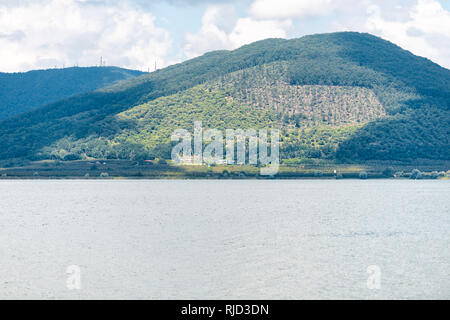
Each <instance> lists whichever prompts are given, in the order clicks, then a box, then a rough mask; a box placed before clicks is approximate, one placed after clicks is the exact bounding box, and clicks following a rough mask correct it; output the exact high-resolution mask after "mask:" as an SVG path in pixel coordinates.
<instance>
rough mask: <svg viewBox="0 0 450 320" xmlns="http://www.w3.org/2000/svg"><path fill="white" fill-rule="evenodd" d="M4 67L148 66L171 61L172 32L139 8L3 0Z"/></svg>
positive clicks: (0, 58)
mask: <svg viewBox="0 0 450 320" xmlns="http://www.w3.org/2000/svg"><path fill="white" fill-rule="evenodd" d="M0 48H1V50H0V70H1V71H8V72H12V71H25V70H30V69H36V68H49V67H54V66H55V65H57V66H58V67H62V66H64V65H65V66H72V65H75V64H79V65H80V66H88V65H95V64H98V63H99V60H100V56H103V57H104V59H105V60H106V61H107V63H108V64H109V65H118V66H122V67H127V68H133V69H146V68H147V66H151V65H153V64H154V62H155V60H158V64H159V65H160V66H161V65H164V64H166V61H165V56H166V55H167V53H168V52H169V50H170V48H171V39H170V36H169V33H168V32H167V31H166V30H164V29H161V28H158V27H156V26H155V24H154V17H153V15H152V14H151V13H148V12H145V11H143V10H138V9H137V8H136V7H135V6H130V5H127V4H126V2H122V4H121V5H106V4H102V3H93V2H92V1H90V2H86V1H79V0H78V1H77V0H48V1H44V2H29V1H25V2H24V3H22V4H20V3H19V4H18V5H13V4H11V3H9V4H8V3H4V4H0Z"/></svg>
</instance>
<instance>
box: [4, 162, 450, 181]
mask: <svg viewBox="0 0 450 320" xmlns="http://www.w3.org/2000/svg"><path fill="white" fill-rule="evenodd" d="M449 167H450V165H449V163H448V162H446V161H442V162H436V161H435V162H417V163H392V162H390V163H384V162H367V163H363V164H358V163H351V164H349V163H347V164H343V163H340V164H339V163H333V162H326V161H310V160H308V161H301V160H298V161H289V162H285V163H282V164H281V165H280V169H279V172H278V174H277V175H275V176H273V177H268V176H262V175H260V168H259V167H257V166H237V165H233V166H229V165H216V166H206V165H204V166H184V165H183V166H182V165H174V164H172V163H170V162H167V161H164V160H158V159H157V160H153V161H144V162H136V161H128V160H99V161H96V160H93V161H39V162H32V163H28V164H25V165H22V166H13V167H8V168H5V167H3V168H0V179H120V178H129V179H382V178H399V179H401V178H407V179H409V178H414V179H448V177H449V176H450V171H448V169H449Z"/></svg>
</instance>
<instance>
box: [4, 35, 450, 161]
mask: <svg viewBox="0 0 450 320" xmlns="http://www.w3.org/2000/svg"><path fill="white" fill-rule="evenodd" d="M196 120H201V121H203V125H204V127H213V128H219V129H225V128H229V129H236V128H270V127H275V128H280V129H281V131H282V145H281V153H282V157H283V158H284V159H293V158H315V159H327V160H331V161H364V160H391V161H393V160H396V161H397V160H400V161H407V160H411V159H440V160H449V159H450V151H449V150H450V144H449V137H450V132H449V131H450V70H447V69H445V68H442V67H440V66H438V65H437V64H435V63H433V62H431V61H429V60H427V59H424V58H420V57H417V56H414V55H413V54H411V53H410V52H408V51H405V50H403V49H401V48H400V47H398V46H396V45H394V44H392V43H390V42H388V41H385V40H382V39H380V38H377V37H375V36H372V35H369V34H361V33H353V32H348V33H347V32H345V33H334V34H321V35H312V36H306V37H303V38H300V39H294V40H282V39H269V40H264V41H259V42H256V43H253V44H250V45H247V46H244V47H242V48H239V49H237V50H234V51H217V52H212V53H208V54H205V55H204V56H202V57H199V58H196V59H192V60H189V61H186V62H184V63H181V64H178V65H174V66H171V67H168V68H165V69H162V70H158V71H157V72H153V73H151V74H146V75H143V76H141V77H138V78H135V79H131V80H129V81H125V82H121V83H120V84H117V85H114V86H111V87H107V88H104V89H101V90H98V91H96V92H93V93H88V94H84V95H78V96H76V97H72V98H69V99H66V100H62V101H59V102H56V103H53V104H50V105H47V106H45V107H42V108H39V109H37V110H34V111H31V112H28V113H26V114H23V115H20V116H19V117H17V118H15V119H6V120H4V121H2V122H0V146H1V148H0V159H4V160H5V159H13V158H20V159H24V158H25V159H31V160H39V159H62V160H75V159H87V158H98V159H136V158H140V159H146V158H153V157H158V158H168V157H170V150H171V143H170V134H171V133H172V132H173V130H175V129H178V128H185V129H191V128H192V127H193V122H194V121H196Z"/></svg>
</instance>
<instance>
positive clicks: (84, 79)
mask: <svg viewBox="0 0 450 320" xmlns="http://www.w3.org/2000/svg"><path fill="white" fill-rule="evenodd" d="M142 74H143V73H142V72H140V71H134V70H127V69H121V68H116V67H89V68H77V67H74V68H65V69H49V70H35V71H29V72H23V73H0V120H1V119H5V118H8V117H11V116H15V115H18V114H20V113H23V112H26V111H29V110H33V109H36V108H38V107H42V106H45V105H47V104H49V103H52V102H56V101H58V100H62V99H65V98H68V97H70V96H73V95H76V94H80V93H87V92H91V91H95V90H97V89H100V88H103V87H106V86H110V85H112V84H114V83H117V82H119V81H122V80H128V79H131V78H134V77H137V76H140V75H142Z"/></svg>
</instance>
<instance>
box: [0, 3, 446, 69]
mask: <svg viewBox="0 0 450 320" xmlns="http://www.w3.org/2000/svg"><path fill="white" fill-rule="evenodd" d="M349 30H351V31H361V32H370V33H372V34H375V35H378V36H381V37H383V38H384V39H387V40H390V41H392V42H394V43H396V44H398V45H400V46H401V47H403V48H405V49H408V50H410V51H412V52H413V53H415V54H417V55H420V56H424V57H427V58H429V59H431V60H433V61H434V62H437V63H439V64H440V65H442V66H445V67H447V68H450V0H235V1H233V0H230V1H226V0H214V1H213V0H209V1H207V0H118V1H117V0H0V72H18V71H27V70H31V69H46V68H53V67H55V66H56V67H69V66H74V65H78V66H90V65H98V64H99V61H100V57H103V58H104V60H106V63H107V65H116V66H121V67H126V68H132V69H139V70H145V71H147V70H148V68H150V69H151V70H153V69H154V68H155V63H156V65H157V67H158V68H161V67H164V66H167V65H170V64H173V63H177V62H180V61H183V60H186V59H189V58H193V57H196V56H198V55H201V54H203V53H205V52H207V51H211V50H217V49H234V48H238V47H240V46H242V45H244V44H247V43H251V42H253V41H256V40H261V39H265V38H271V37H278V38H296V37H300V36H303V35H307V34H312V33H323V32H334V31H349Z"/></svg>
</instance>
